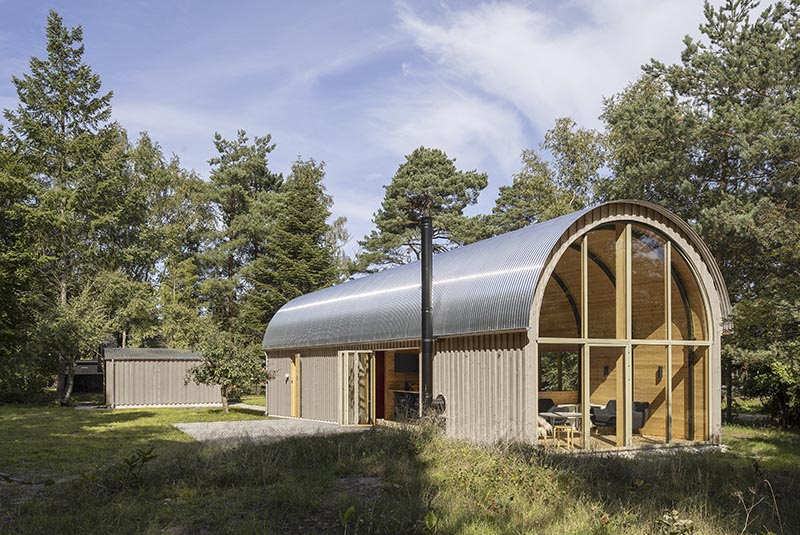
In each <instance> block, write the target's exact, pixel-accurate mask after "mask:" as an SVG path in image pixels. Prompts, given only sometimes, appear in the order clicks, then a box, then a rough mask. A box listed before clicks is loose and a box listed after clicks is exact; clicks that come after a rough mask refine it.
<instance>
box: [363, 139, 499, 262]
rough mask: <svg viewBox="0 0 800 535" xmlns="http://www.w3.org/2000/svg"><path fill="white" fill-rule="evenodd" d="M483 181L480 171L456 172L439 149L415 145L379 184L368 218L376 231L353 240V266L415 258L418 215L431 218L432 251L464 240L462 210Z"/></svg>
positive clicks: (474, 197) (472, 201)
mask: <svg viewBox="0 0 800 535" xmlns="http://www.w3.org/2000/svg"><path fill="white" fill-rule="evenodd" d="M487 184H488V177H487V175H486V173H479V172H477V171H476V170H473V171H460V170H458V169H457V168H456V166H455V159H451V158H448V157H447V154H445V153H444V152H443V151H441V150H439V149H429V148H426V147H419V148H418V149H415V150H414V151H413V152H412V153H411V154H409V155H408V156H406V161H405V162H404V163H403V164H401V165H400V167H399V168H398V169H397V172H396V173H395V175H394V177H393V178H392V182H391V184H389V185H388V186H385V187H386V194H385V196H384V199H383V203H382V204H381V208H380V209H379V210H378V211H377V212H376V213H375V216H374V218H373V223H375V227H376V229H375V230H373V231H372V232H371V233H370V234H369V235H368V236H366V237H365V238H364V239H363V240H362V241H360V242H359V244H360V245H361V247H362V251H361V252H360V253H359V254H358V264H359V269H361V270H371V269H374V268H376V267H377V268H380V267H385V266H392V265H399V264H406V263H408V262H411V261H413V260H418V259H419V258H420V254H421V249H420V231H419V224H420V219H421V218H422V217H423V216H431V217H432V218H433V238H434V249H435V250H437V251H443V250H446V249H449V248H452V247H455V246H458V245H461V244H463V243H464V242H465V241H469V239H470V236H469V235H467V232H466V231H467V230H468V229H469V228H470V227H469V225H468V224H467V223H466V220H467V219H468V218H467V217H466V216H465V215H464V208H466V207H467V206H469V205H471V204H475V203H476V202H477V200H478V195H479V194H480V192H481V191H482V190H483V189H484V188H486V185H487Z"/></svg>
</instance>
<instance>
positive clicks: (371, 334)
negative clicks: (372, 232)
mask: <svg viewBox="0 0 800 535" xmlns="http://www.w3.org/2000/svg"><path fill="white" fill-rule="evenodd" d="M585 211H586V210H583V211H581V212H575V213H572V214H568V215H565V216H561V217H558V218H555V219H551V220H549V221H545V222H543V223H538V224H536V225H531V226H529V227H525V228H522V229H519V230H515V231H512V232H508V233H506V234H501V235H500V236H495V237H493V238H489V239H487V240H482V241H479V242H476V243H473V244H471V245H467V246H464V247H461V248H458V249H454V250H452V251H447V252H444V253H439V254H436V255H434V257H433V311H434V313H433V334H434V336H437V337H438V336H446V335H454V334H463V333H475V332H488V331H508V330H517V329H524V328H527V326H528V323H529V322H530V310H531V302H532V300H533V293H534V290H535V289H536V282H537V280H538V279H539V274H540V272H541V270H542V267H543V264H544V262H545V260H546V259H547V256H548V255H549V254H550V251H551V250H552V249H553V246H554V245H555V244H556V242H557V241H558V239H559V238H560V237H561V235H562V234H563V233H564V232H565V231H566V230H567V229H568V228H569V226H570V225H571V224H572V223H573V222H574V221H575V220H576V219H577V218H578V217H580V216H581V214H582V213H584V212H585ZM420 293H421V289H420V265H419V262H413V263H411V264H406V265H403V266H399V267H396V268H392V269H387V270H386V271H380V272H378V273H374V274H372V275H367V276H365V277H362V278H360V279H355V280H351V281H348V282H345V283H342V284H338V285H336V286H331V287H330V288H325V289H323V290H319V291H316V292H313V293H310V294H306V295H303V296H300V297H298V298H296V299H293V300H292V301H289V302H288V303H286V304H285V305H284V306H283V307H282V308H281V309H280V310H278V312H277V313H276V314H275V316H274V317H273V318H272V321H271V322H270V323H269V326H268V327H267V330H266V333H265V334H264V342H263V347H264V349H277V348H298V347H310V346H319V345H333V344H344V343H358V342H376V341H385V340H404V339H411V338H417V337H419V335H420V323H421V321H422V320H421V316H420Z"/></svg>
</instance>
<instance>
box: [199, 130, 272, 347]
mask: <svg viewBox="0 0 800 535" xmlns="http://www.w3.org/2000/svg"><path fill="white" fill-rule="evenodd" d="M214 145H215V146H216V149H217V151H218V153H219V154H218V155H217V156H215V157H214V158H212V159H211V160H209V163H210V164H211V165H212V170H211V190H210V200H211V205H212V207H213V209H214V211H215V213H216V215H217V218H218V230H217V231H216V232H214V233H213V238H212V248H211V249H209V250H208V251H207V252H206V254H204V255H203V256H202V258H201V262H202V263H203V265H204V267H205V269H206V276H205V279H204V280H203V282H202V285H201V292H202V293H203V296H204V299H205V306H207V307H208V309H209V310H210V311H211V314H212V317H213V319H214V321H215V322H216V323H217V324H218V325H220V327H221V328H222V329H223V330H226V331H229V332H233V331H235V330H236V328H237V327H236V323H237V318H238V315H239V303H240V300H241V297H242V295H243V292H244V288H243V286H242V284H243V280H242V273H241V270H242V269H243V268H244V267H246V266H247V265H249V264H250V263H252V262H254V261H255V260H256V259H257V258H258V257H260V256H261V255H262V254H263V252H264V251H263V247H264V245H263V244H264V243H265V241H266V239H267V227H266V225H265V220H264V219H263V218H261V217H258V216H257V215H256V213H257V212H258V211H263V205H264V203H266V202H267V199H268V197H269V194H270V193H272V192H274V191H275V190H276V189H277V188H278V187H279V186H280V183H281V180H282V179H281V176H280V175H278V174H274V173H272V172H271V171H270V170H269V166H268V159H267V156H268V155H269V153H270V152H272V150H273V149H274V148H275V145H274V144H272V143H271V137H270V136H269V135H266V136H264V137H256V138H254V140H253V143H252V144H250V142H249V139H248V137H247V134H246V132H245V131H244V130H240V131H239V132H238V133H237V137H236V139H235V140H226V139H224V138H223V137H222V136H221V135H220V134H215V136H214Z"/></svg>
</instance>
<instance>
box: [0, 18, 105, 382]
mask: <svg viewBox="0 0 800 535" xmlns="http://www.w3.org/2000/svg"><path fill="white" fill-rule="evenodd" d="M46 33H47V57H46V58H45V59H39V58H36V57H34V58H31V60H30V65H29V66H30V73H29V74H25V75H23V76H22V78H18V77H16V76H15V77H13V83H14V86H15V87H16V90H17V95H18V98H19V104H18V106H17V107H16V109H14V110H5V113H4V115H5V118H6V120H7V121H8V123H9V130H8V137H7V144H8V146H9V147H10V148H11V149H12V150H13V151H14V152H15V153H16V154H17V155H18V156H19V158H20V161H21V163H22V164H23V165H25V166H26V168H27V169H28V170H29V172H30V176H31V177H33V179H34V180H33V181H32V183H31V184H30V186H31V188H32V190H33V193H32V195H31V197H30V199H29V204H30V206H31V209H30V217H29V219H28V230H29V235H28V238H29V240H30V245H29V246H30V248H31V250H32V251H35V254H36V259H35V261H34V262H33V263H32V265H33V266H35V269H36V272H35V280H36V283H37V287H38V288H37V290H38V291H37V292H35V294H36V295H41V296H43V299H42V300H41V301H40V302H39V303H38V304H37V322H38V324H39V325H38V329H39V331H41V332H47V331H48V330H51V329H49V328H50V327H53V328H55V327H57V326H63V325H67V324H69V325H78V326H79V325H81V324H75V323H70V322H68V321H67V319H68V318H69V317H71V316H70V315H71V314H73V312H74V310H75V307H74V306H73V305H72V303H71V300H72V298H73V297H76V296H84V295H85V292H84V290H85V285H86V284H87V283H88V281H89V280H91V277H92V276H93V275H94V273H96V272H98V271H99V270H100V269H102V267H104V266H103V263H104V262H106V261H108V259H109V255H110V254H111V255H113V253H112V249H113V245H114V244H113V243H109V242H108V241H107V240H105V236H106V233H105V230H107V229H109V228H113V226H114V221H113V214H114V207H113V206H112V204H113V201H114V199H113V197H108V196H106V192H108V191H113V190H114V188H113V187H111V188H106V187H105V186H107V185H110V184H111V183H112V182H118V181H119V180H120V176H119V175H118V174H116V175H115V170H114V169H109V167H108V165H107V164H108V163H109V161H110V160H112V159H113V152H114V149H115V146H117V147H118V146H119V142H120V130H119V129H118V128H117V127H116V125H113V124H110V123H109V122H108V121H109V119H110V116H111V106H110V101H111V96H112V94H111V92H108V93H102V92H101V82H100V77H99V76H98V75H97V74H95V73H93V72H92V69H91V68H90V67H89V66H88V65H87V64H85V63H84V62H83V53H84V47H83V42H82V41H83V31H82V30H81V28H80V26H79V27H77V28H74V29H71V30H70V29H68V28H67V27H65V26H64V23H63V20H62V19H61V17H60V16H59V15H58V14H57V13H56V12H54V11H51V12H50V14H49V16H48V19H47V30H46ZM65 322H66V323H65ZM64 347H65V350H64V351H51V350H49V349H48V348H47V347H44V346H42V347H41V348H40V352H41V351H44V352H47V353H48V354H49V355H51V356H52V357H53V358H55V359H57V362H58V364H59V369H60V370H61V372H64V371H66V372H67V373H68V374H69V377H70V380H71V378H72V372H73V367H74V362H75V360H76V359H77V358H79V357H80V356H82V355H81V354H78V353H76V352H75V351H78V350H84V349H86V348H87V347H88V346H87V345H86V344H67V345H66V346H64ZM70 350H74V351H73V352H70ZM67 391H69V389H67Z"/></svg>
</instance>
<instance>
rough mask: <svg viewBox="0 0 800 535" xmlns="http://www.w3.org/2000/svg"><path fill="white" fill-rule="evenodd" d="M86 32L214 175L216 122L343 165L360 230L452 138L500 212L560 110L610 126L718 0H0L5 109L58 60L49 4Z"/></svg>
mask: <svg viewBox="0 0 800 535" xmlns="http://www.w3.org/2000/svg"><path fill="white" fill-rule="evenodd" d="M50 9H55V10H56V11H58V12H59V13H60V14H61V15H62V16H63V17H64V19H65V22H66V24H67V25H69V26H75V25H78V24H80V25H82V26H83V30H84V43H85V46H86V54H85V59H86V61H87V62H88V63H89V64H90V65H91V66H92V67H93V68H94V70H95V72H97V73H98V74H99V75H100V76H101V79H102V81H103V86H104V88H105V89H111V90H113V91H114V100H113V109H114V118H115V119H116V120H118V121H119V122H120V123H121V124H122V125H123V126H124V127H125V128H127V129H128V131H129V132H130V133H131V134H132V136H133V135H135V133H136V132H138V131H142V130H145V131H147V132H149V133H150V134H151V136H152V137H153V138H154V139H156V140H157V141H158V142H159V143H160V144H161V145H162V147H163V148H164V150H165V152H167V153H168V154H169V153H175V154H177V155H178V156H180V158H181V161H182V162H183V164H184V166H186V167H188V168H193V169H195V170H196V171H197V172H198V173H199V174H200V175H201V176H204V177H207V176H208V164H207V160H208V159H209V158H210V157H211V156H212V155H213V144H212V136H213V134H214V132H215V131H218V132H220V133H222V134H223V135H224V136H226V137H233V136H234V135H235V133H236V130H237V129H245V130H247V132H248V134H250V135H251V136H253V135H264V134H266V133H271V134H272V136H273V141H274V142H275V143H276V144H277V148H276V150H275V151H274V152H273V153H272V156H271V159H270V161H271V168H272V169H273V170H275V171H282V172H284V173H285V172H287V171H288V169H289V166H290V164H291V162H292V161H293V160H294V159H295V158H296V157H297V156H298V155H300V156H302V157H304V158H309V157H313V158H315V159H317V160H323V161H325V162H326V164H327V178H326V184H327V188H328V191H329V193H330V194H331V195H332V196H333V198H334V202H335V205H334V209H333V211H334V215H335V216H345V217H347V218H348V221H349V223H348V228H349V230H350V232H351V234H352V236H353V239H352V241H351V243H350V245H349V247H348V251H349V252H351V253H352V252H354V251H355V249H356V248H357V244H356V240H358V239H360V238H361V237H363V236H364V235H365V234H366V233H367V232H369V230H370V229H371V228H372V224H371V221H370V220H371V217H372V214H373V213H374V212H375V210H377V209H378V207H379V206H380V202H381V199H382V198H383V188H382V186H383V185H385V184H388V183H389V182H390V180H391V177H392V175H393V174H394V173H395V171H396V170H397V167H398V165H399V164H400V163H402V161H403V156H404V155H405V154H408V153H410V152H411V151H412V150H413V149H414V148H416V147H418V146H420V145H426V146H431V147H438V148H441V149H443V150H445V151H446V152H447V153H448V155H449V156H450V157H454V158H456V159H457V162H456V165H458V166H459V167H461V168H464V169H474V168H477V169H478V170H480V171H485V172H487V173H488V174H489V187H488V188H487V189H486V190H485V191H484V192H483V194H482V195H481V198H480V201H479V204H478V206H477V207H475V208H473V209H471V212H472V213H475V212H487V211H489V210H491V206H492V205H493V203H494V199H495V196H496V194H497V188H498V187H500V186H501V185H504V184H508V183H510V182H511V177H512V175H513V173H515V172H516V171H518V169H519V166H520V165H519V156H520V153H521V152H522V150H523V149H525V148H530V147H536V146H538V144H539V143H540V142H541V139H542V135H543V133H544V132H545V131H546V130H547V129H548V128H549V127H550V126H551V125H552V123H553V120H554V119H555V118H557V117H561V116H570V117H573V118H574V119H575V120H576V121H577V122H578V123H579V124H580V125H585V126H591V127H597V126H599V121H598V119H597V116H598V115H599V113H600V109H601V105H602V97H604V96H606V97H607V96H611V95H613V94H614V93H616V92H618V91H620V90H621V89H623V88H624V87H625V85H626V84H627V83H629V82H630V81H632V80H634V79H635V78H636V77H637V76H638V74H639V72H640V66H641V65H642V64H643V63H646V62H647V61H648V60H649V59H650V58H652V57H655V58H658V59H660V60H662V61H666V62H675V61H677V60H678V57H679V54H680V51H681V49H682V43H681V40H682V38H683V36H684V35H686V34H691V35H693V36H697V35H698V31H697V26H698V24H699V23H700V22H702V20H703V16H702V11H703V9H702V2H700V1H687V0H674V1H652V0H648V1H644V0H642V1H637V0H586V1H566V2H549V1H529V2H492V3H478V2H438V3H433V2H380V1H360V2H356V1H331V2H304V1H293V2H263V1H261V2H259V1H252V2H247V1H231V2H201V1H188V0H184V1H174V2H169V1H165V0H162V1H136V0H131V1H126V2H122V1H108V0H106V1H82V2H77V1H63V2H37V1H26V2H18V1H8V0H0V13H1V14H2V16H1V17H0V108H9V107H13V106H15V105H16V94H15V92H14V88H13V86H12V84H11V75H12V74H15V75H21V74H23V73H25V72H27V64H28V60H29V59H30V56H32V55H36V56H44V46H45V36H44V25H45V22H46V17H47V12H48V10H50Z"/></svg>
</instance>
